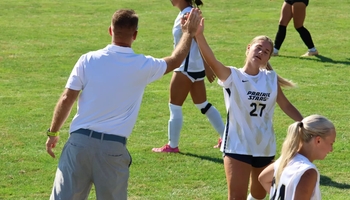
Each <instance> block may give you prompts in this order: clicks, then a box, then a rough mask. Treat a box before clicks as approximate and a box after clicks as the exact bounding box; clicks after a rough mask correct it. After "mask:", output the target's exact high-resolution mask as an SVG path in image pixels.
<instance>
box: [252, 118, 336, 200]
mask: <svg viewBox="0 0 350 200" xmlns="http://www.w3.org/2000/svg"><path fill="white" fill-rule="evenodd" d="M335 137H336V132H335V127H334V125H333V123H332V122H331V121H329V120H328V119H327V118H325V117H323V116H321V115H311V116H309V117H306V118H304V119H303V120H302V121H301V122H295V123H293V124H292V125H290V126H289V128H288V133H287V137H286V139H285V140H284V143H283V146H282V151H281V157H280V158H279V159H278V160H277V161H276V162H275V163H273V164H271V165H270V166H268V167H267V168H266V169H265V170H264V171H262V172H261V174H260V175H259V181H260V183H261V184H262V186H263V187H264V188H265V190H266V191H267V192H268V193H270V200H277V199H284V200H294V199H311V200H321V192H320V174H319V172H318V170H317V168H316V166H315V165H314V164H312V162H313V161H314V160H323V159H324V158H325V157H326V156H327V154H328V153H329V152H332V151H333V143H334V142H335Z"/></svg>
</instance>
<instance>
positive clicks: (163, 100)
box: [0, 0, 350, 200]
mask: <svg viewBox="0 0 350 200" xmlns="http://www.w3.org/2000/svg"><path fill="white" fill-rule="evenodd" d="M282 3H283V1H282V0H278V1H277V0H260V1H249V0H248V1H247V0H236V1H229V0H215V1H209V0H204V7H202V11H203V15H204V16H205V18H206V29H205V35H206V37H207V40H208V42H209V44H210V45H211V48H212V49H213V51H214V53H215V55H216V57H217V58H218V59H219V60H220V61H221V62H222V63H224V64H225V65H228V66H236V67H242V66H243V64H244V63H243V62H244V59H245V49H246V46H247V45H248V43H249V42H250V40H251V39H252V38H253V37H255V36H257V35H268V36H270V37H271V38H272V39H274V37H275V34H276V31H277V28H278V20H279V15H280V8H281V6H282ZM120 8H129V9H134V10H135V11H136V12H137V13H138V15H139V17H140V21H139V33H138V38H137V40H136V41H135V42H134V44H133V49H134V51H135V52H136V53H142V54H145V55H152V56H154V57H158V58H162V57H165V56H168V55H170V53H171V52H172V49H173V38H172V26H173V22H174V20H175V17H176V16H177V14H178V12H179V11H178V9H177V8H173V7H172V6H171V3H170V1H163V0H118V1H111V0H107V1H99V0H88V1H82V0H74V1H67V0H61V1H57V0H51V1H49V0H36V1H34V0H27V1H12V0H1V1H0V199H48V198H49V196H50V193H51V189H52V184H53V180H54V176H55V171H56V168H57V164H58V158H59V155H60V153H61V151H62V148H63V145H64V144H65V142H66V140H67V138H68V128H69V124H70V122H71V119H72V117H73V116H74V114H75V111H76V107H74V109H73V111H72V114H71V115H70V117H69V119H68V120H67V122H66V123H65V125H64V126H63V127H62V129H61V137H60V141H59V143H58V145H57V147H56V148H55V149H54V151H55V153H56V155H57V157H56V159H52V158H51V157H50V156H49V155H48V154H47V153H46V150H45V142H46V139H47V136H46V129H47V128H48V127H49V126H50V123H51V118H52V113H53V110H54V107H55V105H56V102H57V100H58V98H59V96H60V95H61V93H62V91H63V90H64V86H65V84H66V81H67V79H68V76H69V74H70V72H71V70H72V68H73V66H74V64H75V63H76V61H77V60H78V58H79V57H80V55H82V54H84V53H86V52H88V51H92V50H97V49H101V48H104V47H105V46H106V45H107V44H109V43H110V42H111V38H110V36H109V34H108V27H109V25H110V18H111V16H112V14H113V13H114V12H115V10H117V9H120ZM349 10H350V1H348V0H338V1H336V0H324V1H320V0H311V1H310V4H309V7H308V9H307V17H306V21H305V27H307V28H308V29H309V31H310V32H311V34H312V36H313V40H314V43H315V45H316V48H317V49H318V51H319V52H320V55H319V56H317V57H310V58H300V55H302V54H304V53H305V52H306V50H307V48H306V47H305V45H304V44H303V42H302V40H301V39H300V37H299V34H298V32H297V31H295V29H294V27H293V24H292V23H291V24H290V26H288V28H287V37H286V40H285V42H284V44H283V46H282V48H281V50H280V55H281V56H279V57H273V58H271V60H270V62H271V64H272V66H273V67H274V69H275V70H276V71H277V73H278V74H280V75H281V76H283V77H285V78H288V79H290V80H293V81H294V82H296V83H297V84H298V88H295V89H286V90H284V92H285V94H286V96H287V97H288V98H289V100H290V101H291V102H292V103H293V104H294V105H295V106H296V107H297V108H298V109H299V110H300V112H301V113H302V114H303V115H304V116H307V115H310V114H321V115H324V116H326V117H328V118H329V119H331V120H332V121H333V122H334V124H335V126H336V128H337V139H336V143H335V145H334V152H333V153H331V154H329V155H328V157H327V158H326V159H325V160H324V161H316V162H315V164H316V166H317V167H318V169H319V171H320V173H321V192H322V196H323V199H326V200H328V199H330V200H343V199H350V163H349V162H350V152H349V145H348V144H349V141H350V138H349V137H350V123H349V118H350V105H349V98H350V89H349V86H350V81H349V77H350V69H349V68H350V54H349V45H350V37H349V35H350V24H349V21H350V14H349ZM170 78H171V75H170V74H168V75H166V76H165V77H163V78H162V79H161V80H158V81H156V82H154V83H152V84H150V85H149V86H147V88H146V91H145V94H144V98H143V102H142V106H141V110H140V113H139V117H138V120H137V123H136V125H135V128H134V131H133V133H132V135H131V137H130V138H129V140H128V149H129V151H130V153H131V155H132V157H133V164H132V165H131V168H130V179H129V189H128V190H129V192H128V196H129V199H131V200H139V199H140V200H141V199H142V200H143V199H149V200H157V199H174V200H175V199H176V200H178V199H190V200H191V199H208V200H212V199H227V186H226V178H225V172H224V167H223V162H222V153H221V152H220V151H218V150H217V149H213V148H212V146H213V145H215V144H216V143H217V139H218V134H217V133H216V132H215V130H214V129H213V128H212V127H211V125H210V123H209V122H208V121H207V119H206V117H205V116H203V115H202V114H201V113H200V112H199V111H198V109H197V108H196V107H195V106H194V105H193V103H192V101H191V98H190V97H189V98H187V100H186V102H185V104H184V106H183V113H184V125H183V130H182V132H181V139H180V146H179V148H180V151H181V153H179V154H156V153H153V152H152V151H151V149H152V148H153V147H160V146H163V145H164V144H166V143H167V138H168V136H167V129H168V128H167V124H168V120H169V111H168V95H169V89H168V88H169V82H170ZM206 87H207V96H208V101H209V102H211V103H212V104H213V105H214V106H215V107H216V108H217V109H218V110H219V111H220V113H221V115H222V118H223V120H224V122H226V113H225V106H224V99H223V93H222V88H221V87H220V86H219V85H218V84H216V83H213V84H210V83H208V82H206ZM292 122H293V121H292V120H291V119H290V118H288V117H287V116H286V115H285V114H284V113H283V112H282V111H281V110H280V109H279V107H278V106H277V107H276V111H275V115H274V127H275V132H276V140H277V148H278V154H277V156H278V155H279V150H280V148H281V144H282V141H283V139H284V137H285V135H286V130H287V128H288V126H289V124H291V123H292ZM237 181H240V180H237ZM95 198H96V197H95V194H94V189H93V190H92V192H91V194H90V196H89V199H95Z"/></svg>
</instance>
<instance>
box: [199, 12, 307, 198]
mask: <svg viewBox="0 0 350 200" xmlns="http://www.w3.org/2000/svg"><path fill="white" fill-rule="evenodd" d="M203 31H204V20H203V19H202V23H201V25H200V27H199V28H198V31H197V34H196V40H197V43H198V46H199V49H200V51H201V53H202V55H203V58H204V59H205V61H206V62H207V63H208V64H209V66H210V67H211V68H212V69H213V71H214V72H215V74H216V75H217V77H218V78H219V81H218V83H219V85H221V86H222V87H223V89H224V96H225V104H226V109H227V114H228V117H227V124H226V129H225V132H224V136H223V141H222V145H221V151H222V152H223V157H224V167H225V172H226V179H227V186H228V199H235V200H245V199H246V198H247V192H248V183H249V177H250V194H249V196H248V199H249V200H255V199H264V198H265V196H266V191H265V190H264V188H263V187H262V186H261V184H260V182H259V181H258V175H259V174H260V172H261V171H262V170H263V169H265V167H267V166H268V165H269V164H270V163H271V162H272V161H273V159H274V157H275V154H276V142H275V134H274V130H273V124H272V118H273V113H274V108H275V105H276V102H277V103H278V105H279V106H280V108H281V109H282V110H283V111H284V112H285V113H286V114H287V115H288V116H289V117H290V118H292V119H293V120H295V121H300V120H302V119H303V117H302V115H301V114H300V113H299V111H298V110H297V109H296V108H295V107H294V106H293V105H292V104H291V103H290V102H289V101H288V99H287V98H286V97H285V95H284V94H283V92H282V90H281V87H280V86H293V85H294V84H293V83H291V82H289V81H287V80H285V79H283V78H281V77H279V76H278V75H277V74H276V72H275V71H273V70H272V68H271V65H270V64H269V63H268V61H269V59H270V56H271V54H272V51H273V42H272V40H271V39H270V38H268V37H267V36H258V37H255V38H254V39H253V40H252V42H251V43H250V45H248V47H247V51H246V56H247V57H246V63H245V65H244V67H243V68H240V69H237V68H235V67H227V66H225V65H223V64H222V63H221V62H220V61H218V60H217V59H216V58H215V56H214V53H213V52H212V50H211V49H210V47H209V45H208V44H207V42H206V39H205V37H204V35H203Z"/></svg>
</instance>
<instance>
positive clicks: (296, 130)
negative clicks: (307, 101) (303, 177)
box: [276, 115, 335, 185]
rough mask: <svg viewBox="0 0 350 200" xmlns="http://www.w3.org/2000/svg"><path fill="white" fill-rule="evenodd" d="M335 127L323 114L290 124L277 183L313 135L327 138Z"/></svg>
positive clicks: (283, 147)
mask: <svg viewBox="0 0 350 200" xmlns="http://www.w3.org/2000/svg"><path fill="white" fill-rule="evenodd" d="M333 129H335V127H334V125H333V123H332V122H331V121H329V120H328V119H327V118H326V117H324V116H321V115H310V116H308V117H306V118H304V119H303V120H302V121H301V122H295V123H293V124H292V125H290V126H289V128H288V133H287V137H286V139H285V140H284V142H283V146H282V150H281V157H280V158H279V159H280V164H279V167H278V169H277V173H276V185H278V182H279V180H280V177H281V174H282V171H283V169H284V168H285V167H286V166H287V164H288V163H289V162H290V161H291V160H292V159H293V157H294V156H295V154H296V153H297V152H298V150H299V148H300V146H301V145H303V144H304V143H308V142H310V140H311V139H312V138H313V137H317V136H319V137H321V138H325V137H327V136H328V134H330V133H331V130H333Z"/></svg>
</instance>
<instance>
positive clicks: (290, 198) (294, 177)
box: [270, 154, 321, 200]
mask: <svg viewBox="0 0 350 200" xmlns="http://www.w3.org/2000/svg"><path fill="white" fill-rule="evenodd" d="M279 163H280V159H278V160H277V161H276V162H275V163H274V170H275V173H274V178H273V182H272V186H271V190H270V200H277V199H284V200H294V196H295V190H296V188H297V186H298V183H299V180H300V178H301V176H302V175H303V174H304V173H305V172H306V171H307V170H309V169H315V170H316V171H317V182H316V185H315V188H314V191H313V193H312V196H311V199H310V200H321V191H320V174H319V172H318V170H317V168H316V166H315V165H314V164H312V163H311V162H310V161H309V160H308V159H307V158H306V157H304V156H303V155H300V154H297V155H296V156H295V157H294V158H293V159H292V160H291V161H290V162H289V163H288V165H287V166H286V167H285V168H284V169H283V172H282V174H281V177H280V181H279V183H278V187H276V184H275V176H276V173H277V169H278V166H279ZM283 193H284V195H283Z"/></svg>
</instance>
